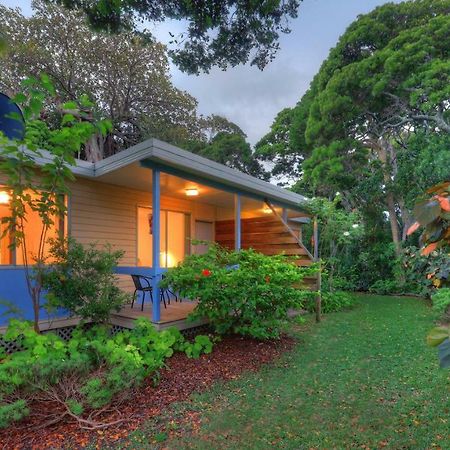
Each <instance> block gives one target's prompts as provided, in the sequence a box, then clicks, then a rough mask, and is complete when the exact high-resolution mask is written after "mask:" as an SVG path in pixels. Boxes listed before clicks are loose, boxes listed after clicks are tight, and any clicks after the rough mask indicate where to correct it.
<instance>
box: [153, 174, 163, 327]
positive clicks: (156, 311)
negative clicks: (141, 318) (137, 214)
mask: <svg viewBox="0 0 450 450" xmlns="http://www.w3.org/2000/svg"><path fill="white" fill-rule="evenodd" d="M160 176H161V172H160V171H159V170H158V169H153V172H152V216H153V217H152V247H153V249H152V250H153V252H152V266H153V272H154V275H153V278H152V289H153V305H152V320H153V322H159V321H160V320H161V305H160V302H159V298H160V288H159V280H160V275H161V268H160V266H159V264H160V263H159V258H160V251H161V249H160V236H161V184H160Z"/></svg>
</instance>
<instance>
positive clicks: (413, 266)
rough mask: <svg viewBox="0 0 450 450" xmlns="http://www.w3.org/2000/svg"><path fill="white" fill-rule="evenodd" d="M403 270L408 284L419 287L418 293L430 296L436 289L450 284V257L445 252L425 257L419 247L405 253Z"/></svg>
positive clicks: (434, 252) (441, 251)
mask: <svg viewBox="0 0 450 450" xmlns="http://www.w3.org/2000/svg"><path fill="white" fill-rule="evenodd" d="M402 268H403V270H404V273H405V275H406V283H408V284H409V285H412V286H417V287H418V292H417V293H421V294H424V295H428V296H429V295H430V294H431V293H432V292H433V290H434V289H435V288H441V287H444V286H448V285H449V284H450V255H448V253H446V252H445V251H443V250H437V251H433V252H431V253H430V254H428V255H423V254H422V253H421V252H420V250H419V249H418V248H417V247H407V248H405V249H404V251H403V258H402Z"/></svg>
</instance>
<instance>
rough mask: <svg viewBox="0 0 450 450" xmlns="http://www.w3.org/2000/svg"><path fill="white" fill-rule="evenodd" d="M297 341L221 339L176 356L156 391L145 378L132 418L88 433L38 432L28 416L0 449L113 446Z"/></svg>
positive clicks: (129, 409)
mask: <svg viewBox="0 0 450 450" xmlns="http://www.w3.org/2000/svg"><path fill="white" fill-rule="evenodd" d="M294 343H295V340H294V339H293V338H290V337H287V336H285V337H283V338H282V339H280V340H279V341H276V342H261V341H256V340H253V339H249V338H242V337H239V336H228V337H225V338H224V339H223V340H222V341H221V342H219V343H217V344H216V345H215V347H214V350H213V352H212V353H211V354H210V355H202V356H201V357H200V358H199V359H188V358H187V357H186V356H185V355H184V354H182V353H177V354H175V355H174V356H173V357H172V358H170V359H169V360H168V362H167V367H166V368H164V369H163V370H161V372H160V380H159V383H158V385H157V386H156V387H155V386H154V384H153V383H152V380H151V379H149V380H148V381H147V382H146V383H145V384H144V385H143V386H141V387H140V388H139V389H136V390H135V391H134V392H131V393H130V396H129V398H128V400H127V401H126V402H125V404H123V405H121V408H120V409H121V413H122V415H123V416H125V417H129V418H130V419H129V420H127V421H126V422H122V423H120V424H119V425H115V426H112V427H110V428H107V429H105V430H102V431H86V430H82V429H80V428H79V427H78V425H76V424H74V423H70V422H68V421H66V422H62V423H58V424H57V425H54V426H52V427H50V428H44V429H38V427H39V421H40V420H41V419H40V418H39V416H37V415H36V414H32V415H31V416H30V417H28V418H27V419H26V420H24V421H22V422H20V423H18V424H16V425H14V426H11V427H9V428H8V429H6V430H3V431H0V446H1V448H4V449H8V450H9V449H39V450H40V449H45V448H59V447H66V446H69V445H70V446H71V447H72V448H82V447H84V446H86V445H87V444H88V443H91V442H93V441H94V440H95V441H96V442H97V443H98V444H97V447H100V446H102V444H104V445H105V446H106V445H107V444H112V443H114V442H115V441H117V440H119V439H123V438H125V437H126V436H127V435H128V434H129V433H130V432H131V431H133V430H135V429H136V428H138V427H139V426H140V425H141V424H142V423H143V422H144V421H146V420H148V419H151V418H154V417H157V416H158V415H160V414H161V413H162V412H163V411H164V409H165V408H167V407H168V406H169V405H170V404H172V403H174V402H180V401H183V400H186V399H188V398H189V396H190V395H191V394H192V393H194V392H201V391H204V390H206V389H208V388H209V387H210V386H211V384H212V383H214V382H215V381H218V380H232V379H235V378H237V377H239V375H241V374H242V373H243V372H247V371H257V370H258V369H259V368H260V367H261V365H263V364H266V363H269V362H271V361H273V360H275V359H276V358H278V357H279V356H280V355H281V354H282V353H284V352H286V351H288V350H290V349H291V348H292V347H293V345H294ZM51 407H52V405H51V404H49V403H48V402H47V403H42V404H34V405H32V408H31V409H32V411H40V412H42V411H43V410H48V409H49V408H51ZM115 414H117V413H110V414H109V416H108V415H107V414H106V415H104V416H102V420H103V421H105V422H110V421H113V420H115V419H117V416H115Z"/></svg>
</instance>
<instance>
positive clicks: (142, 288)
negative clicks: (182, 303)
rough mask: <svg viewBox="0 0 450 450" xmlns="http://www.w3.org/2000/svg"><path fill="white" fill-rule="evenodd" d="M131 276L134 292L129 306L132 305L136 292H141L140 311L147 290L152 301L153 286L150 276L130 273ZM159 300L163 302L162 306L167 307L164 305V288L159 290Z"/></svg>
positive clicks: (142, 309)
mask: <svg viewBox="0 0 450 450" xmlns="http://www.w3.org/2000/svg"><path fill="white" fill-rule="evenodd" d="M131 278H132V280H133V283H134V294H133V300H132V302H131V307H132V308H133V306H134V301H135V300H136V294H137V293H138V292H142V304H141V311H144V301H145V294H146V292H148V293H149V294H150V300H151V302H152V303H153V288H152V277H146V276H144V275H136V274H133V275H131ZM160 301H162V302H163V303H164V308H167V305H166V299H165V297H164V289H161V290H160ZM169 304H170V298H169Z"/></svg>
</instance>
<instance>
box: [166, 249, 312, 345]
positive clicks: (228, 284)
mask: <svg viewBox="0 0 450 450" xmlns="http://www.w3.org/2000/svg"><path fill="white" fill-rule="evenodd" d="M315 270H316V269H311V268H300V267H297V266H296V265H294V264H293V263H292V261H290V260H289V259H288V257H286V256H283V255H277V256H266V255H263V254H261V253H258V252H256V251H254V250H240V251H230V250H227V249H225V248H222V247H220V246H218V245H213V244H211V245H210V247H209V250H208V251H207V253H205V254H203V255H190V256H188V257H187V258H186V259H185V260H184V261H183V262H182V263H181V264H180V265H179V266H177V267H175V268H172V269H169V271H168V272H167V274H166V276H165V278H164V280H163V282H162V286H164V287H170V288H171V289H172V290H175V291H178V292H179V293H180V295H182V296H183V297H186V298H189V299H192V300H198V306H197V308H196V309H195V311H194V312H193V314H192V315H191V317H192V318H202V317H206V318H208V319H209V321H210V323H211V325H212V326H213V327H214V329H215V330H216V331H217V332H218V333H219V334H224V333H238V334H242V335H248V336H252V337H255V338H257V339H271V338H278V337H279V336H280V333H281V331H282V328H283V325H284V324H285V322H286V319H287V313H288V310H289V309H291V308H301V307H302V306H303V304H304V301H305V300H306V299H307V298H308V297H310V296H311V295H313V293H311V292H310V291H308V290H306V289H303V288H302V287H301V283H302V281H303V278H304V277H305V276H306V275H310V274H312V273H313V272H314V271H315Z"/></svg>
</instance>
